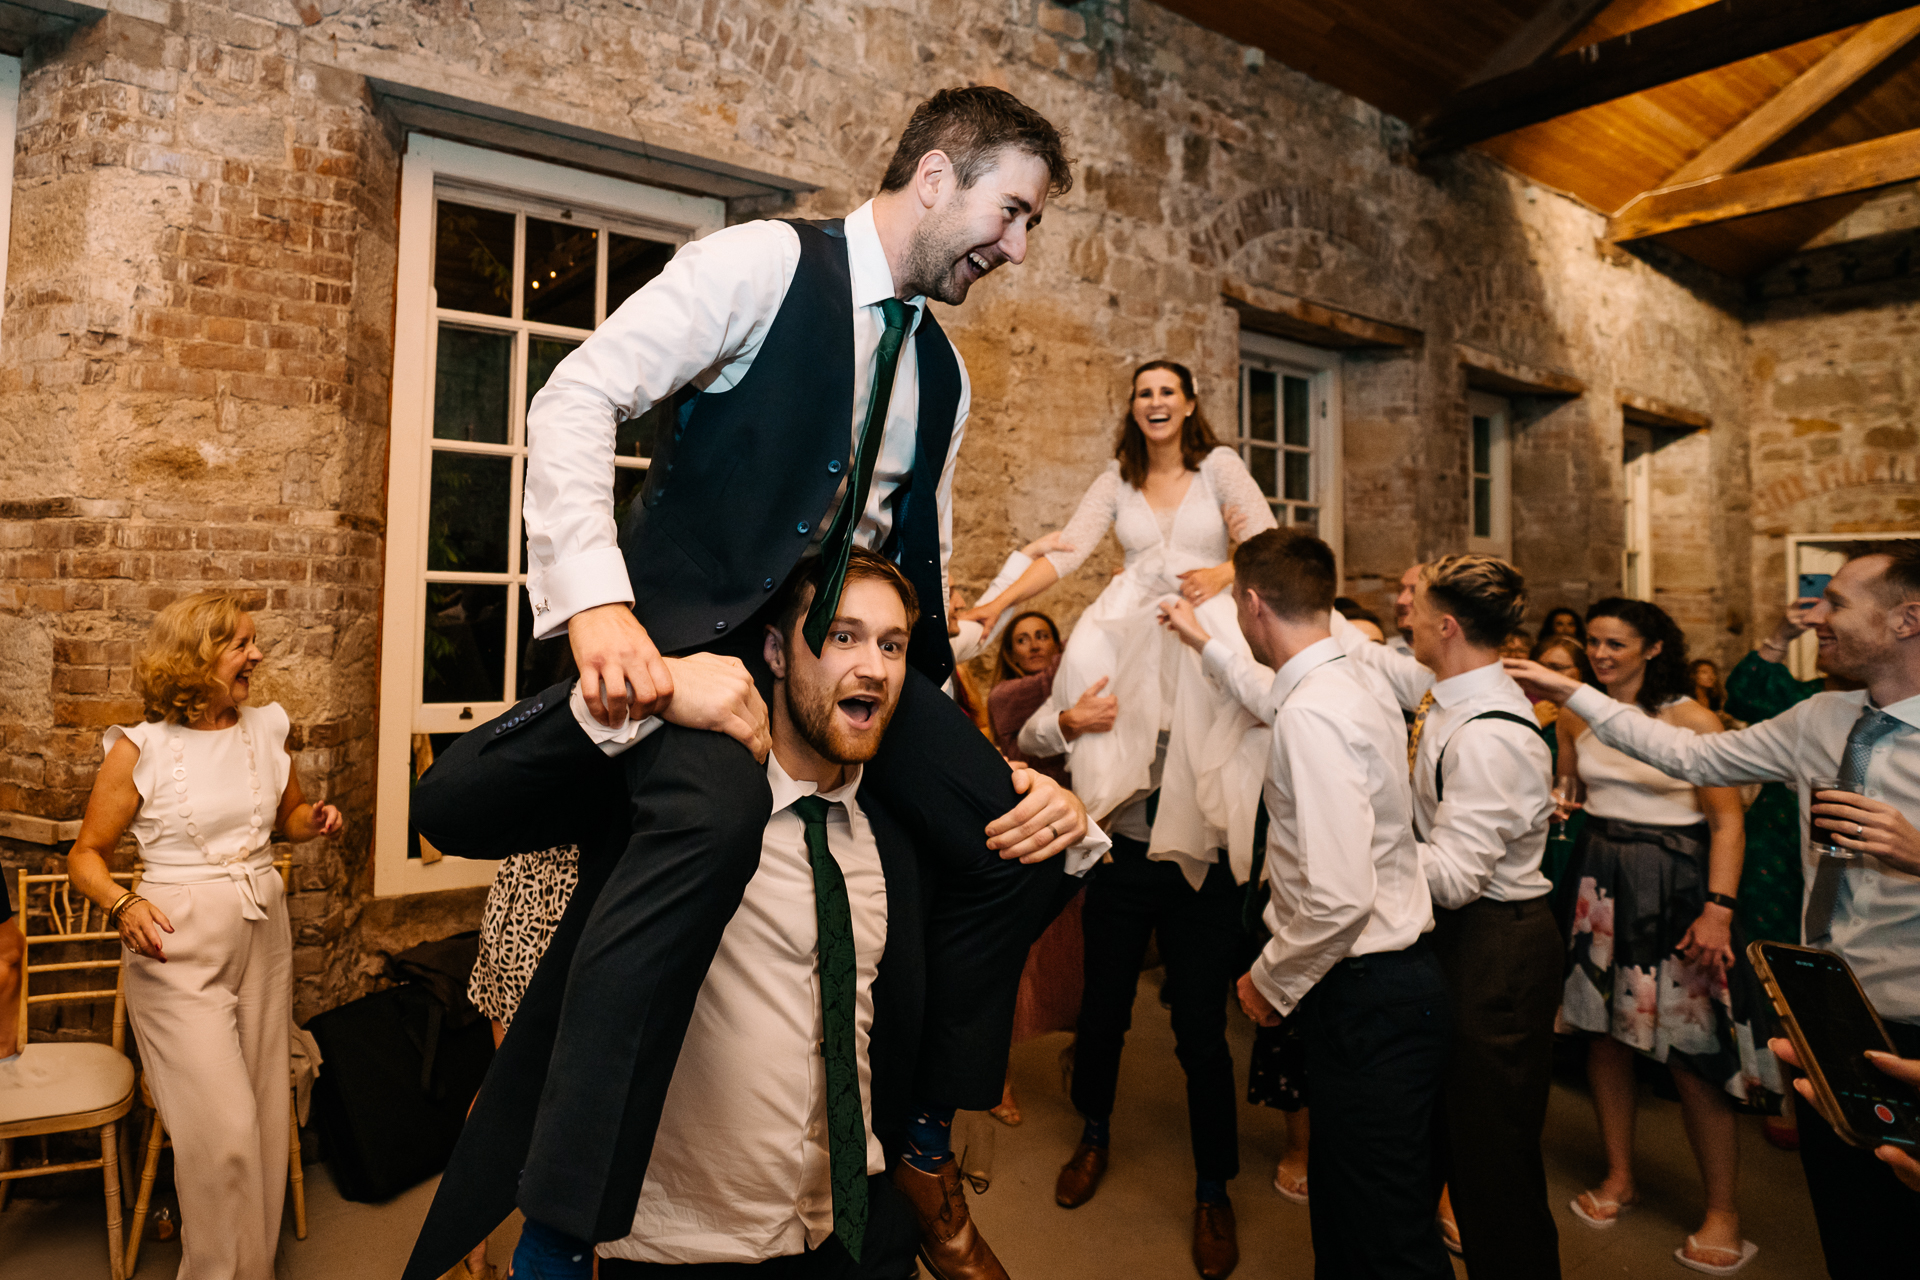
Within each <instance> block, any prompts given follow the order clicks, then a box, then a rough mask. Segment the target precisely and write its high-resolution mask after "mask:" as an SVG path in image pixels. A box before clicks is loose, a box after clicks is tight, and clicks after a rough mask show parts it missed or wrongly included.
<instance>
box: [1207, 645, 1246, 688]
mask: <svg viewBox="0 0 1920 1280" xmlns="http://www.w3.org/2000/svg"><path fill="white" fill-rule="evenodd" d="M1236 656H1237V655H1236V654H1235V653H1234V651H1233V646H1232V645H1229V644H1228V643H1227V642H1226V641H1225V640H1222V639H1221V638H1220V637H1219V636H1215V637H1214V638H1213V639H1211V640H1209V641H1207V643H1206V645H1205V647H1203V648H1202V649H1201V650H1200V670H1201V672H1202V673H1203V674H1204V675H1205V676H1206V677H1207V679H1209V680H1211V681H1213V683H1214V684H1215V685H1216V686H1218V687H1219V688H1222V689H1232V688H1233V675H1232V670H1233V660H1234V658H1235V657H1236Z"/></svg>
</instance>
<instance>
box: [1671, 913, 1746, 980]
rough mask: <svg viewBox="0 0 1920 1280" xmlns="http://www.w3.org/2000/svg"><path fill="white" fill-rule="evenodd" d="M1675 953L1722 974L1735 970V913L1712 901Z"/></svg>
mask: <svg viewBox="0 0 1920 1280" xmlns="http://www.w3.org/2000/svg"><path fill="white" fill-rule="evenodd" d="M1674 950H1675V951H1678V952H1679V953H1680V955H1681V957H1682V958H1683V959H1685V960H1687V961H1688V962H1689V963H1691V964H1704V965H1707V966H1709V967H1711V968H1715V969H1719V970H1720V971H1722V972H1725V971H1726V970H1727V969H1730V968H1732V967H1733V912H1731V911H1729V910H1728V909H1727V908H1725V907H1723V906H1721V905H1720V904H1719V903H1717V902H1709V903H1708V904H1707V905H1706V907H1705V908H1704V909H1703V910H1702V911H1701V912H1700V918H1699V919H1697V920H1695V921H1694V922H1693V924H1692V925H1690V926H1689V927H1688V929H1687V932H1686V936H1684V937H1682V938H1681V939H1680V944H1679V945H1678V946H1676V947H1675V948H1674Z"/></svg>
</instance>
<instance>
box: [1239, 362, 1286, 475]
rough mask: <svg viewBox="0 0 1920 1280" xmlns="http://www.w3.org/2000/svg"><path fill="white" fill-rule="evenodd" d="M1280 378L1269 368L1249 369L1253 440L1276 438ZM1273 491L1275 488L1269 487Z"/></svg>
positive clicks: (1249, 433)
mask: <svg viewBox="0 0 1920 1280" xmlns="http://www.w3.org/2000/svg"><path fill="white" fill-rule="evenodd" d="M1278 382H1279V379H1278V378H1277V377H1276V376H1275V375H1274V374H1273V373H1272V372H1271V371H1270V370H1267V369H1249V370H1247V436H1248V438H1249V439H1253V440H1272V439H1273V438H1274V417H1275V414H1276V413H1277V411H1278V408H1279V391H1278ZM1267 492H1269V493H1271V492H1273V490H1271V489H1269V490H1267Z"/></svg>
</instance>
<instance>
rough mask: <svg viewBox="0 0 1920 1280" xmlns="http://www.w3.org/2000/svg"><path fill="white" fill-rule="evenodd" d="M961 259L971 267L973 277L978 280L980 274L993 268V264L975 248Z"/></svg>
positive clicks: (984, 273) (982, 274)
mask: <svg viewBox="0 0 1920 1280" xmlns="http://www.w3.org/2000/svg"><path fill="white" fill-rule="evenodd" d="M961 261H962V262H964V263H966V264H967V265H968V266H970V267H972V268H973V278H974V279H975V280H978V279H979V278H980V277H981V276H984V275H986V274H987V272H989V271H991V270H993V264H992V263H991V262H988V261H987V260H986V257H985V256H984V255H983V254H981V252H980V251H979V250H978V249H975V250H974V251H972V252H971V253H969V254H967V256H966V257H964V258H962V259H961Z"/></svg>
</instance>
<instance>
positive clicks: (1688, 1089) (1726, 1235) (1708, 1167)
mask: <svg viewBox="0 0 1920 1280" xmlns="http://www.w3.org/2000/svg"><path fill="white" fill-rule="evenodd" d="M1673 1083H1674V1087H1675V1088H1677V1089H1678V1090H1679V1091H1680V1117H1681V1119H1682V1120H1683V1121H1685V1123H1686V1126H1687V1142H1688V1143H1689V1144H1690V1145H1691V1146H1692V1147H1693V1158H1694V1160H1695V1162H1696V1163H1698V1164H1699V1166H1700V1181H1701V1182H1702V1183H1703V1184H1704V1185H1705V1187H1706V1192H1707V1213H1706V1217H1705V1218H1704V1219H1703V1220H1702V1221H1701V1224H1700V1230H1698V1231H1697V1232H1695V1233H1694V1238H1695V1239H1697V1240H1698V1241H1699V1242H1700V1244H1701V1246H1702V1247H1703V1248H1705V1249H1725V1250H1728V1251H1730V1252H1733V1253H1736V1254H1737V1253H1738V1252H1739V1251H1740V1211H1739V1210H1738V1209H1737V1208H1735V1207H1734V1188H1735V1186H1736V1185H1737V1184H1738V1182H1739V1179H1740V1134H1739V1130H1738V1128H1737V1127H1736V1124H1735V1120H1734V1115H1733V1106H1732V1104H1730V1103H1729V1102H1728V1101H1727V1095H1726V1092H1725V1091H1724V1090H1722V1089H1721V1088H1720V1087H1719V1086H1718V1085H1716V1084H1713V1083H1711V1082H1710V1081H1707V1080H1702V1079H1701V1078H1700V1077H1699V1076H1697V1075H1694V1074H1693V1073H1692V1072H1691V1071H1683V1070H1681V1069H1680V1068H1678V1067H1675V1068H1674V1070H1673ZM1701 1260H1702V1261H1704V1262H1711V1263H1716V1264H1725V1263H1727V1262H1729V1261H1732V1259H1729V1258H1726V1257H1720V1256H1716V1255H1713V1254H1708V1255H1707V1256H1705V1257H1704V1258H1702V1259H1701Z"/></svg>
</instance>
